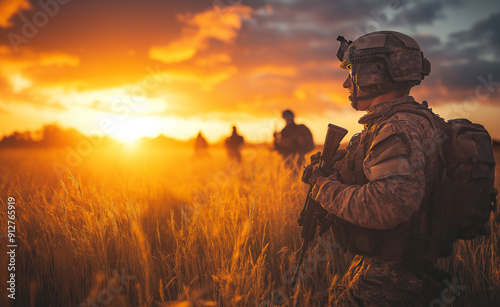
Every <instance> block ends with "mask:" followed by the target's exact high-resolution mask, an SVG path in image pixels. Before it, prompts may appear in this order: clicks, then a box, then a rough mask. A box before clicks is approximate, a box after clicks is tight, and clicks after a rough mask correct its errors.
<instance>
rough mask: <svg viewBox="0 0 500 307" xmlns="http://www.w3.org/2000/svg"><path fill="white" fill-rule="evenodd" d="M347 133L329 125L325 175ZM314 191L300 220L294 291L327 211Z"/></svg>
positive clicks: (323, 158)
mask: <svg viewBox="0 0 500 307" xmlns="http://www.w3.org/2000/svg"><path fill="white" fill-rule="evenodd" d="M347 132H348V131H347V129H344V128H342V127H339V126H336V125H334V124H328V131H327V133H326V138H325V145H324V146H323V151H322V152H321V157H320V160H319V168H320V169H321V171H322V172H323V173H325V174H331V173H332V172H333V164H334V163H335V161H336V159H335V154H336V153H337V150H338V149H339V146H340V142H341V141H342V139H343V138H344V137H345V135H346V134H347ZM312 189H313V185H312V184H310V185H309V191H308V192H307V198H306V201H305V203H304V209H303V210H302V212H303V213H304V215H302V216H301V219H300V220H299V221H301V222H300V224H301V226H302V230H301V232H300V236H301V238H302V246H301V248H300V254H299V260H298V263H297V268H296V270H295V274H294V276H293V279H292V284H291V288H292V290H293V289H294V288H295V285H296V283H297V277H298V275H299V271H300V266H301V265H302V262H303V261H304V256H305V254H306V252H307V248H308V247H309V243H310V242H311V241H312V240H313V239H314V235H315V234H316V226H317V224H318V218H317V213H321V212H322V211H326V210H325V209H324V208H323V206H322V205H321V204H319V203H318V202H317V201H315V200H314V199H313V198H312V197H311V192H312Z"/></svg>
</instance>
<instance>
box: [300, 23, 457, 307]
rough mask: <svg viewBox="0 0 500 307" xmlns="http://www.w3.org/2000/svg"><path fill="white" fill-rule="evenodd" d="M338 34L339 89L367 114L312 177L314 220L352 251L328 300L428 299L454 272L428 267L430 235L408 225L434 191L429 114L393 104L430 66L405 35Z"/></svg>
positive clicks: (405, 302) (389, 302) (401, 302)
mask: <svg viewBox="0 0 500 307" xmlns="http://www.w3.org/2000/svg"><path fill="white" fill-rule="evenodd" d="M339 39H342V44H341V48H340V49H339V53H338V54H337V57H339V59H340V60H341V67H342V68H343V69H346V70H348V71H349V76H348V77H347V79H346V80H345V82H344V84H343V86H344V88H346V89H348V90H349V92H350V96H349V99H350V100H351V102H352V103H351V105H352V107H353V108H354V109H356V110H359V111H366V112H367V113H368V114H366V115H364V116H363V117H361V118H360V120H359V123H360V124H362V125H364V128H365V129H364V130H363V131H362V132H361V133H358V134H356V135H354V136H353V137H352V139H351V141H350V143H349V145H348V147H347V154H346V156H345V157H344V158H343V159H342V160H340V161H338V162H337V163H335V166H334V169H337V170H338V171H337V172H336V173H335V174H334V175H331V176H328V177H324V176H325V175H322V173H321V171H319V170H316V171H314V172H313V174H312V176H311V178H310V182H311V183H312V184H314V187H313V189H312V193H311V197H312V198H314V199H315V200H316V201H318V202H319V203H320V204H322V205H323V206H324V208H325V209H326V210H327V211H328V212H329V213H328V214H327V215H326V216H324V217H323V218H320V219H319V226H320V233H321V232H325V231H326V230H327V229H329V228H330V227H332V233H333V236H334V239H335V241H336V242H338V243H339V244H340V246H341V247H342V248H343V249H344V250H346V249H348V250H350V251H351V252H352V253H354V254H357V256H356V257H355V258H354V260H353V262H352V264H351V266H350V268H349V270H348V272H347V273H346V275H345V276H344V280H343V284H344V286H345V289H344V291H342V293H341V295H340V297H337V298H336V301H335V302H336V303H337V304H338V305H340V306H346V305H352V306H414V305H416V306H428V305H429V303H430V302H431V301H432V300H433V299H435V298H437V297H438V296H439V295H440V293H441V292H442V290H443V288H444V287H445V284H443V282H444V281H445V280H449V281H451V278H450V276H449V274H447V273H446V272H444V271H442V270H440V269H438V268H437V267H436V266H435V265H434V260H435V258H434V257H433V256H432V255H433V252H432V251H430V250H429V248H430V247H429V245H428V243H429V242H426V241H419V240H416V239H415V237H416V235H417V234H416V233H415V227H414V226H415V225H417V224H418V225H423V222H422V224H419V223H420V222H421V221H420V220H419V218H420V219H421V218H423V217H424V214H420V213H421V212H420V211H421V209H422V208H423V206H424V205H423V204H424V203H426V202H429V201H430V199H431V198H432V197H433V193H434V191H433V189H432V187H434V186H436V185H437V184H438V180H439V179H438V176H437V175H438V174H439V173H438V170H442V166H441V165H439V154H438V152H437V151H436V150H435V145H436V144H435V143H434V139H435V135H436V131H435V129H434V127H433V125H432V124H431V123H430V121H429V120H428V119H426V118H425V117H423V116H420V115H417V114H412V113H410V112H398V111H397V110H398V108H400V107H401V106H405V105H408V104H417V103H416V102H415V100H414V99H413V97H412V96H409V94H410V89H411V88H412V87H413V86H416V85H418V84H420V82H421V81H422V80H423V78H424V77H425V76H427V75H428V74H429V73H430V63H429V62H428V61H427V59H426V58H424V57H423V54H422V53H421V51H420V47H419V45H418V44H417V42H416V41H415V40H414V39H412V38H411V37H409V36H407V35H404V34H402V33H398V32H392V31H381V32H374V33H369V34H366V35H364V36H362V37H360V38H358V39H357V40H356V41H354V42H347V41H345V40H343V38H341V37H339ZM419 105H420V104H419ZM433 146H434V147H433ZM325 214H326V212H325ZM425 217H428V216H425Z"/></svg>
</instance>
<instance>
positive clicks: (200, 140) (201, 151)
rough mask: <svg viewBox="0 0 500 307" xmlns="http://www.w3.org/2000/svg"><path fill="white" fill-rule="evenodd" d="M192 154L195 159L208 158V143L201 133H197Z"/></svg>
mask: <svg viewBox="0 0 500 307" xmlns="http://www.w3.org/2000/svg"><path fill="white" fill-rule="evenodd" d="M194 154H195V156H197V157H206V156H208V143H207V140H205V138H204V137H203V135H202V134H201V132H199V133H198V136H197V137H196V140H195V142H194Z"/></svg>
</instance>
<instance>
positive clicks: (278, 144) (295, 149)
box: [274, 110, 314, 166]
mask: <svg viewBox="0 0 500 307" xmlns="http://www.w3.org/2000/svg"><path fill="white" fill-rule="evenodd" d="M282 116H283V119H284V120H285V122H286V126H285V128H283V130H281V132H280V133H276V132H275V133H274V149H275V150H277V151H278V152H279V154H280V155H281V156H282V157H283V159H284V160H285V161H286V163H287V165H289V166H291V161H293V160H294V159H297V165H298V166H300V165H302V164H303V163H304V156H305V154H306V153H308V152H310V151H311V150H313V149H314V141H313V136H312V134H311V131H310V130H309V128H307V127H306V126H305V125H303V124H299V125H298V124H296V123H295V120H294V118H295V114H293V112H292V111H290V110H285V111H283V114H282Z"/></svg>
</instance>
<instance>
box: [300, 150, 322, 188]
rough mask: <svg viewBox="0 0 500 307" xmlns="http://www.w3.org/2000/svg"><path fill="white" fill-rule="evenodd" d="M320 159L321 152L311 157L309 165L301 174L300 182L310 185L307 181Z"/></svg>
mask: <svg viewBox="0 0 500 307" xmlns="http://www.w3.org/2000/svg"><path fill="white" fill-rule="evenodd" d="M320 158H321V152H319V151H318V152H317V153H315V154H314V155H312V156H311V164H309V165H308V166H306V167H305V168H304V172H303V173H302V182H303V183H306V184H310V182H309V179H310V178H311V175H312V174H313V171H314V166H315V165H316V164H318V163H319V160H320Z"/></svg>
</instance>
